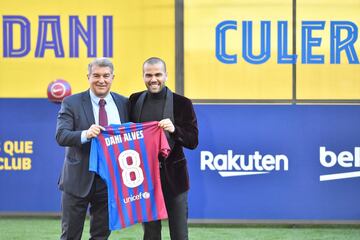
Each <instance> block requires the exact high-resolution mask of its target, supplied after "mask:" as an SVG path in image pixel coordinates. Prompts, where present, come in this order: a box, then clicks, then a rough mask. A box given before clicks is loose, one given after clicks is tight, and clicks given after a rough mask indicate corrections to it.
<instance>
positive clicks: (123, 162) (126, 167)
mask: <svg viewBox="0 0 360 240" xmlns="http://www.w3.org/2000/svg"><path fill="white" fill-rule="evenodd" d="M128 158H131V160H132V162H131V164H128V161H127V159H128ZM118 160H119V164H120V167H121V169H122V170H123V172H122V180H123V183H124V184H125V186H127V187H129V188H134V187H137V186H139V185H141V183H142V182H143V181H144V173H143V171H142V169H141V168H140V156H139V153H138V152H136V151H134V150H125V151H123V152H122V153H121V154H120V155H119V158H118ZM131 173H134V174H135V178H134V179H131Z"/></svg>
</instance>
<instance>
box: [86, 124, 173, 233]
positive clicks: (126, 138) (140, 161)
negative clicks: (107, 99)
mask: <svg viewBox="0 0 360 240" xmlns="http://www.w3.org/2000/svg"><path fill="white" fill-rule="evenodd" d="M169 152H170V148H169V145H168V142H167V139H166V137H165V134H164V131H163V130H162V129H161V128H159V127H158V122H156V121H154V122H146V123H125V124H122V125H110V126H108V127H106V130H105V131H102V132H101V134H99V136H98V137H97V138H94V139H93V140H92V143H91V152H90V166H89V170H90V171H94V172H96V173H97V174H99V175H100V176H101V178H102V179H104V180H105V182H106V184H107V186H108V204H109V225H110V229H111V230H115V229H122V228H125V227H128V226H130V225H132V224H135V223H139V222H148V221H154V220H158V219H164V218H167V212H166V208H165V204H164V199H163V194H162V190H161V183H160V171H159V160H158V155H159V154H162V155H163V156H164V157H167V156H168V154H169Z"/></svg>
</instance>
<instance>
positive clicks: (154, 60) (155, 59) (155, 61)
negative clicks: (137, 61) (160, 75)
mask: <svg viewBox="0 0 360 240" xmlns="http://www.w3.org/2000/svg"><path fill="white" fill-rule="evenodd" d="M158 63H161V64H162V65H163V67H164V72H166V64H165V62H164V60H162V59H161V58H158V57H151V58H148V59H146V60H145V62H144V64H143V72H144V66H145V64H150V65H155V64H158Z"/></svg>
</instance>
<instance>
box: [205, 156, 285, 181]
mask: <svg viewBox="0 0 360 240" xmlns="http://www.w3.org/2000/svg"><path fill="white" fill-rule="evenodd" d="M200 162H201V166H200V169H201V170H202V171H206V170H211V171H218V173H219V174H220V175H221V176H222V177H233V176H244V175H257V174H268V173H270V172H272V171H288V169H289V160H288V158H287V156H286V155H284V154H279V155H270V154H266V155H261V154H260V152H259V151H255V152H254V154H250V155H244V154H234V153H233V151H232V150H228V151H227V153H226V154H216V155H214V154H213V153H212V152H210V151H201V152H200Z"/></svg>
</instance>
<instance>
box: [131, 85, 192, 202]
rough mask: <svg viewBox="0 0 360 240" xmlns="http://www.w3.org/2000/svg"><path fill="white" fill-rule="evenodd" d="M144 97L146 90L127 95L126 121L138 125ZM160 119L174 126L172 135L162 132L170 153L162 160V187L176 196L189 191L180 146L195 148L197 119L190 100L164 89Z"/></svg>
mask: <svg viewBox="0 0 360 240" xmlns="http://www.w3.org/2000/svg"><path fill="white" fill-rule="evenodd" d="M145 96H146V91H143V92H138V93H134V94H132V95H131V96H130V98H129V101H130V121H132V122H140V116H141V110H142V106H143V103H144V100H145ZM163 118H170V119H171V121H172V122H173V124H174V125H175V132H174V133H172V134H168V133H167V132H165V133H166V135H167V139H168V142H169V145H170V147H171V153H170V155H169V157H168V158H167V159H166V160H165V161H164V167H165V175H166V184H165V186H166V187H169V188H170V190H171V192H172V193H173V194H174V195H178V194H180V193H183V192H185V191H187V190H189V175H188V170H187V164H186V159H185V155H184V152H183V147H186V148H189V149H194V148H196V146H197V145H198V128H197V120H196V115H195V112H194V109H193V106H192V103H191V101H190V99H188V98H186V97H183V96H181V95H178V94H176V93H172V92H171V91H170V89H167V95H166V101H165V107H164V113H163Z"/></svg>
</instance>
